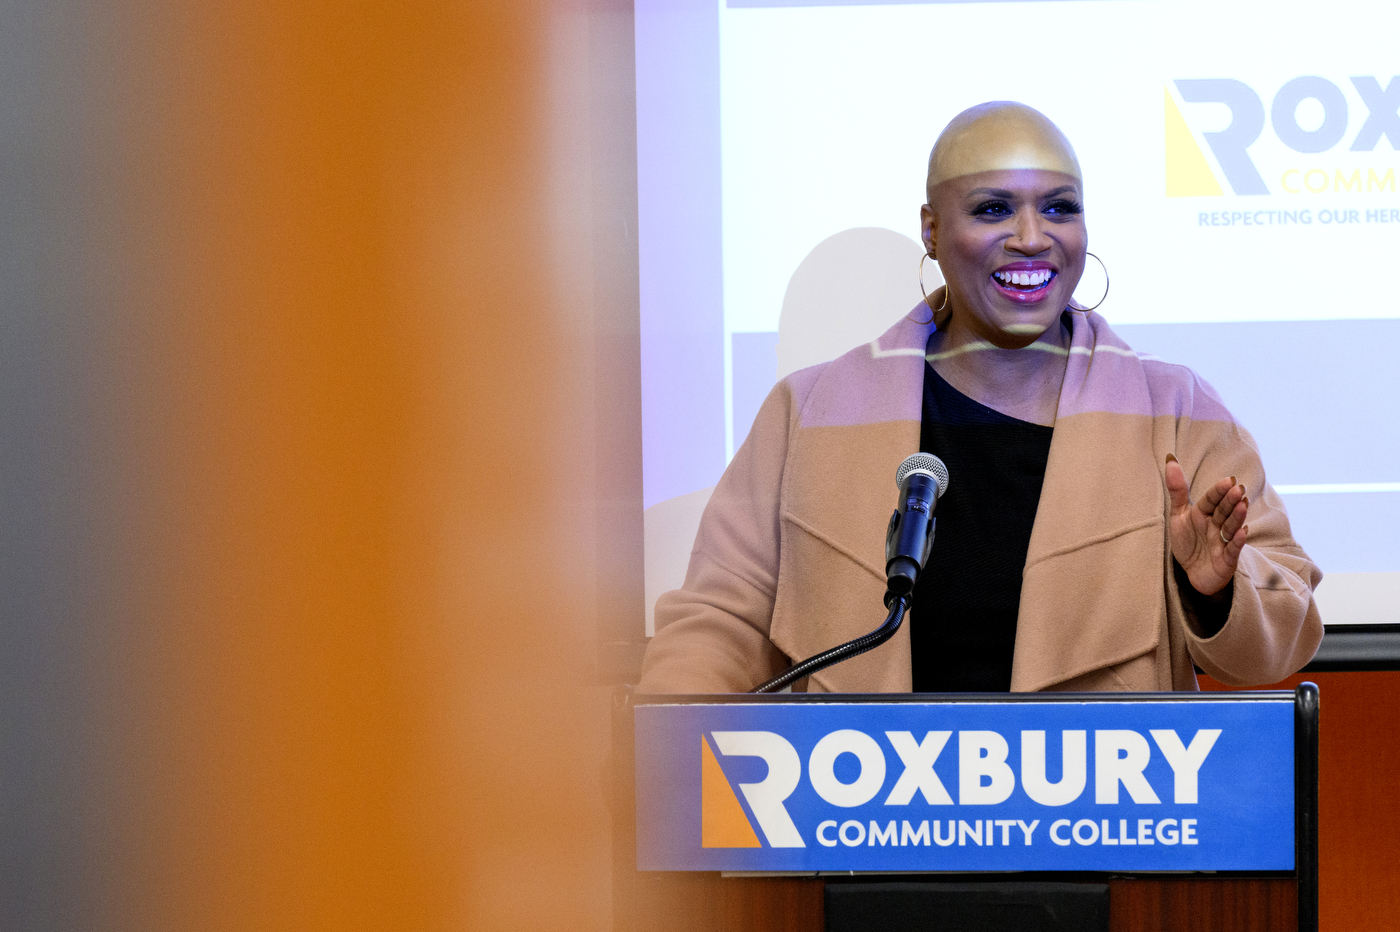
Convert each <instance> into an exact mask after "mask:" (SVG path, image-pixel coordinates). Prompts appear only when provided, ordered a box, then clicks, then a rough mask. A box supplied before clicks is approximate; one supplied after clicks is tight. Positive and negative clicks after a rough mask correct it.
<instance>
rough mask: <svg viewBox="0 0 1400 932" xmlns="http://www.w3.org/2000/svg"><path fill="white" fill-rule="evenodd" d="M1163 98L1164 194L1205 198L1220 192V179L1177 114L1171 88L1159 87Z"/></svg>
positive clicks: (1183, 120) (1183, 119)
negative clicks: (1164, 130) (1164, 127)
mask: <svg viewBox="0 0 1400 932" xmlns="http://www.w3.org/2000/svg"><path fill="white" fill-rule="evenodd" d="M1163 93H1164V94H1165V95H1166V99H1167V109H1166V119H1167V197H1207V196H1210V195H1216V196H1219V195H1221V194H1223V193H1224V192H1222V191H1221V190H1220V182H1219V181H1217V180H1216V179H1215V174H1214V173H1213V172H1211V170H1210V164H1209V163H1208V162H1206V157H1205V156H1204V155H1203V154H1202V153H1201V147H1200V146H1198V145H1196V138H1195V137H1194V136H1192V135H1191V128H1190V127H1188V126H1187V125H1186V119H1185V118H1184V117H1183V116H1182V115H1181V110H1180V109H1179V108H1178V107H1177V105H1176V101H1174V100H1172V95H1171V91H1168V90H1165V89H1164V90H1163Z"/></svg>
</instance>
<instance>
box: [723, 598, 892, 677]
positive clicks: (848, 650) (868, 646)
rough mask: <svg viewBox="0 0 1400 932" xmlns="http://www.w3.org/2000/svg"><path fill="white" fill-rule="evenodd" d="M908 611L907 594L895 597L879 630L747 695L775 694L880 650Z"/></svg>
mask: <svg viewBox="0 0 1400 932" xmlns="http://www.w3.org/2000/svg"><path fill="white" fill-rule="evenodd" d="M908 610H909V597H908V596H907V595H901V596H896V597H895V598H894V599H893V601H892V604H891V605H890V613H889V614H888V615H887V616H885V620H884V622H883V623H882V624H881V625H880V627H878V628H876V629H875V630H874V631H871V632H870V633H869V634H863V635H861V636H860V637H858V638H856V639H855V640H854V641H847V642H846V643H845V644H842V645H840V646H839V647H833V648H832V649H831V650H828V651H823V652H822V653H820V654H817V655H816V656H815V657H808V658H807V659H806V660H804V661H802V662H801V663H799V664H796V665H794V666H791V667H789V668H788V669H786V670H784V671H783V672H782V673H779V674H778V675H777V676H775V677H773V678H772V679H771V680H769V681H768V682H766V683H764V684H763V685H762V686H755V687H754V688H753V689H751V690H749V691H750V692H755V693H775V692H777V691H778V690H780V689H783V688H784V687H786V686H789V685H791V684H792V683H796V682H797V681H798V680H800V679H802V677H804V676H811V675H812V674H813V673H816V672H817V671H818V670H825V669H826V668H827V667H829V666H831V665H832V664H834V663H840V662H841V661H843V660H849V659H851V658H852V657H854V656H856V655H857V654H863V653H865V652H866V651H868V650H872V649H874V648H876V647H879V646H880V645H881V644H883V643H885V642H886V641H888V640H889V639H890V638H892V637H894V633H895V632H896V631H898V630H899V626H900V625H901V624H903V623H904V613H905V612H907V611H908Z"/></svg>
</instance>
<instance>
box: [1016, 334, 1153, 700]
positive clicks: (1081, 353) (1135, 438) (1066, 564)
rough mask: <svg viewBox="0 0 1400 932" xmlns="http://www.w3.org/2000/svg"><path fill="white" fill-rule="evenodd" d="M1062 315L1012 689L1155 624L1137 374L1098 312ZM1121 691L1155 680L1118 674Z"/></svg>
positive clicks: (1141, 643)
mask: <svg viewBox="0 0 1400 932" xmlns="http://www.w3.org/2000/svg"><path fill="white" fill-rule="evenodd" d="M1070 318H1071V321H1072V333H1071V345H1070V355H1069V359H1068V364H1067V367H1066V371H1065V380H1064V384H1063V386H1062V388H1061V391H1060V403H1059V410H1058V413H1057V416H1056V420H1055V433H1054V437H1053V439H1052V440H1051V444H1050V458H1049V462H1048V463H1047V465H1046V469H1045V484H1044V486H1043V487H1042V490H1041V494H1040V506H1039V508H1038V510H1037V511H1036V519H1035V526H1034V528H1033V530H1032V532H1031V541H1030V547H1029V550H1028V552H1027V554H1026V569H1025V574H1024V577H1023V583H1022V590H1021V608H1020V614H1019V617H1018V620H1017V628H1016V653H1015V660H1014V662H1013V668H1012V687H1011V688H1012V689H1013V690H1016V691H1018V692H1019V691H1032V690H1039V689H1045V688H1048V687H1052V686H1056V685H1058V684H1064V683H1069V682H1070V681H1071V680H1073V679H1075V678H1076V677H1081V676H1084V675H1086V674H1090V673H1093V672H1094V671H1099V670H1104V669H1105V668H1109V667H1113V666H1116V665H1120V664H1124V663H1126V662H1127V661H1129V660H1132V659H1133V658H1137V657H1141V656H1142V655H1143V654H1146V653H1147V652H1149V651H1152V650H1153V649H1154V648H1156V647H1157V645H1158V643H1159V641H1160V638H1161V635H1162V631H1163V630H1164V627H1165V611H1166V606H1165V601H1164V597H1163V594H1162V593H1163V583H1162V566H1163V560H1164V548H1165V526H1164V517H1163V516H1164V507H1163V502H1164V496H1165V491H1164V488H1163V485H1162V480H1161V472H1160V469H1159V464H1158V463H1157V462H1156V454H1155V452H1154V448H1153V443H1152V427H1153V418H1152V400H1151V396H1150V394H1149V390H1148V383H1147V376H1146V373H1145V372H1144V371H1143V367H1142V362H1141V361H1140V360H1139V359H1138V357H1137V354H1136V353H1134V352H1133V351H1132V350H1131V349H1130V348H1129V347H1128V346H1127V344H1125V343H1123V342H1122V340H1120V339H1118V338H1117V336H1116V335H1115V334H1113V332H1112V331H1111V330H1109V328H1108V326H1107V324H1106V323H1105V322H1104V321H1103V319H1102V318H1100V317H1098V315H1095V314H1089V313H1084V312H1075V313H1072V314H1071V315H1070ZM1134 669H1136V667H1135V668H1134ZM1120 688H1124V689H1128V688H1154V687H1153V686H1151V685H1144V684H1137V683H1129V682H1127V681H1124V682H1122V684H1121V686H1120Z"/></svg>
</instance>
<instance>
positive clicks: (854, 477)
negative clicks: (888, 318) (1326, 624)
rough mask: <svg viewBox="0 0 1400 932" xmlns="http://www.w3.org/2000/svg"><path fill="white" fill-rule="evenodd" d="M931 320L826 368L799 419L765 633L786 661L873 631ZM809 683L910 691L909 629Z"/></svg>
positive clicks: (914, 428)
mask: <svg viewBox="0 0 1400 932" xmlns="http://www.w3.org/2000/svg"><path fill="white" fill-rule="evenodd" d="M920 311H922V313H920ZM931 317H932V315H931V314H929V313H928V309H927V308H926V307H925V306H924V305H922V304H920V305H919V306H918V307H916V309H915V311H914V312H912V313H911V314H910V315H909V316H908V317H906V318H904V319H902V320H900V321H899V323H897V324H895V326H894V327H892V328H890V330H888V331H887V332H886V333H885V334H884V335H883V336H881V337H880V338H879V339H878V340H875V341H874V342H872V343H869V344H867V345H865V346H862V347H858V348H857V349H855V350H852V351H851V352H849V353H847V354H845V355H844V356H841V357H840V358H838V359H836V360H834V361H832V362H831V363H830V364H828V365H827V366H826V368H825V370H824V371H823V372H822V374H821V375H820V376H819V378H818V380H817V381H816V383H815V384H814V385H813V387H812V390H811V392H810V393H809V394H808V396H807V398H806V401H805V403H804V404H803V406H802V409H801V410H800V411H799V412H798V414H797V423H796V425H795V427H794V428H793V432H792V438H791V447H790V450H789V459H788V463H789V467H788V470H787V472H786V474H785V475H784V478H783V491H782V497H781V506H780V508H781V516H780V517H781V521H782V527H781V531H780V533H781V541H782V544H781V547H782V551H781V554H780V561H781V563H780V568H779V573H778V580H779V582H778V593H777V600H776V602H775V604H774V610H773V626H772V629H771V637H772V640H773V642H774V643H775V644H776V645H777V646H778V648H779V649H780V650H782V651H783V652H784V653H785V654H787V655H788V656H789V657H792V658H793V659H794V660H798V659H802V658H805V657H808V656H811V655H812V654H816V653H820V652H821V651H824V650H827V649H829V648H831V647H835V646H836V645H837V644H840V643H843V642H845V641H848V640H850V639H851V638H854V637H858V636H860V635H862V634H864V633H866V632H868V631H871V630H873V629H874V628H875V627H876V626H877V625H878V624H879V623H880V621H881V619H882V617H883V615H884V603H883V601H882V599H883V596H884V591H885V574H884V565H885V556H884V546H885V527H886V525H887V523H888V522H889V518H890V513H891V511H892V510H893V508H894V503H895V498H896V495H895V486H894V474H895V469H896V468H897V467H898V466H899V464H900V463H901V462H903V460H904V458H905V457H907V456H909V455H910V454H911V453H915V452H917V451H918V449H919V428H920V419H921V413H922V405H923V366H924V352H925V347H926V346H927V344H928V338H929V334H930V332H931V331H932V324H931V322H930V318H931ZM812 679H813V681H814V688H817V689H822V690H826V691H830V692H907V691H909V690H910V689H911V688H912V685H913V681H912V677H911V674H910V669H909V635H908V631H907V629H902V630H901V631H900V632H899V633H898V634H897V635H896V637H895V638H894V639H893V640H892V641H891V642H889V643H887V644H885V645H884V646H882V647H881V648H879V649H878V650H876V651H872V652H870V653H868V654H865V655H862V656H860V657H856V658H854V659H852V660H849V661H846V662H844V663H841V664H837V665H836V666H834V667H830V668H828V669H827V670H825V671H822V672H820V673H818V674H816V675H815V676H813V677H812Z"/></svg>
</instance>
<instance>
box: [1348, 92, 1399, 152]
mask: <svg viewBox="0 0 1400 932" xmlns="http://www.w3.org/2000/svg"><path fill="white" fill-rule="evenodd" d="M1351 83H1352V84H1354V85H1355V86H1356V92H1357V93H1358V94H1360V95H1361V99H1362V101H1364V102H1365V104H1366V107H1367V109H1368V110H1370V113H1368V114H1367V115H1366V122H1365V123H1362V124H1361V132H1359V133H1357V134H1356V138H1355V139H1353V140H1352V142H1351V151H1353V152H1370V151H1371V150H1372V149H1374V148H1375V147H1376V143H1378V142H1380V141H1381V136H1385V138H1386V139H1389V140H1390V145H1391V146H1392V147H1393V148H1396V149H1400V113H1396V111H1397V110H1400V78H1391V79H1390V83H1389V84H1388V85H1386V88H1385V90H1381V82H1379V81H1377V80H1376V79H1375V78H1369V77H1368V78H1352V79H1351Z"/></svg>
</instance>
